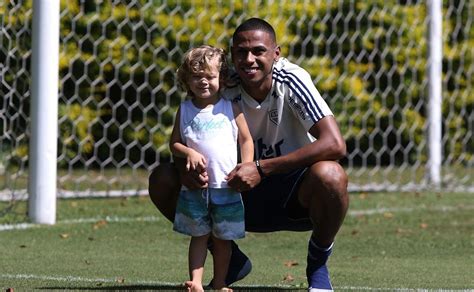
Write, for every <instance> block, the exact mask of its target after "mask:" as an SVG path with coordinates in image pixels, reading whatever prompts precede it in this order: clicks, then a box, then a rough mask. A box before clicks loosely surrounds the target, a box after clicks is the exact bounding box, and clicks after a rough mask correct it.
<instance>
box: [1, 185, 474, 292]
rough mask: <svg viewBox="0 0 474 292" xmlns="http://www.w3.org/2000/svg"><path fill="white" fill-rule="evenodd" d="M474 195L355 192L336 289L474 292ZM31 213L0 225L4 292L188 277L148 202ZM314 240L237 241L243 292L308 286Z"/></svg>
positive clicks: (20, 210) (162, 286) (158, 284)
mask: <svg viewBox="0 0 474 292" xmlns="http://www.w3.org/2000/svg"><path fill="white" fill-rule="evenodd" d="M473 195H474V194H472V193H449V194H448V193H446V194H445V193H431V192H424V193H357V194H351V207H350V213H349V214H348V216H347V219H346V221H345V223H344V225H343V227H342V229H341V232H340V233H339V235H338V238H337V240H336V244H335V249H334V253H333V255H332V256H331V258H330V261H329V268H330V271H331V274H332V280H333V285H334V287H335V289H336V290H337V291H346V290H347V291H365V290H385V291H393V290H400V289H408V290H410V289H426V290H441V289H450V290H461V289H474V264H473V263H474V216H473V214H474V202H473V199H474V197H473ZM5 204H6V203H0V210H4V209H5V207H6V205H5ZM25 209H26V203H25V202H19V203H16V204H15V205H14V207H13V208H12V209H11V211H10V212H9V213H8V214H7V215H3V216H2V217H1V218H0V288H1V289H2V290H3V289H6V288H8V287H13V288H15V290H16V291H24V290H33V289H42V290H55V289H61V290H173V289H178V288H180V284H181V283H182V282H184V280H186V279H187V246H188V238H187V237H186V236H182V235H180V234H177V233H175V232H173V231H172V226H171V224H170V223H169V222H168V221H166V220H165V219H164V218H163V217H162V216H161V215H160V214H159V213H158V212H157V211H155V209H154V208H153V206H152V205H151V203H150V201H149V199H148V198H147V197H132V198H115V199H80V200H79V199H78V200H76V199H69V200H60V201H58V215H57V224H56V225H54V226H38V225H31V224H28V223H25V222H27V218H26V217H25V215H24V214H25ZM309 235H310V234H309V233H308V232H301V233H291V232H277V233H268V234H258V233H248V234H247V236H246V238H245V239H242V240H239V241H238V242H237V243H238V244H239V245H240V247H241V248H242V250H244V251H245V252H246V253H247V254H248V255H249V256H250V257H251V258H252V262H253V271H252V273H251V274H250V275H249V276H248V277H247V278H245V279H244V280H242V281H240V282H238V283H236V284H235V285H234V289H235V290H237V291H238V290H276V289H282V290H293V289H294V290H297V289H303V288H305V287H306V279H305V276H304V274H305V273H304V269H305V257H306V245H307V240H308V237H309ZM210 263H211V258H210V257H209V258H208V260H207V263H206V271H205V278H206V281H208V280H209V279H210V278H211V274H212V266H211V265H210Z"/></svg>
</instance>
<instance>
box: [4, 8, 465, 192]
mask: <svg viewBox="0 0 474 292" xmlns="http://www.w3.org/2000/svg"><path fill="white" fill-rule="evenodd" d="M428 1H429V0H428ZM428 1H415V0H411V1H410V0H398V1H394V0H388V1H387V0H370V1H354V0H347V1H346V0H339V1H336V0H334V1H332V0H327V1H326V0H325V1H290V0H288V1H284V0H283V1H281V0H279V1H272V0H267V1H264V0H252V1H223V0H220V1H204V0H203V1H198V0H194V1H193V0H189V1H184V0H182V1H180V0H169V1H166V0H148V1H147V0H130V1H120V0H100V1H99V0H96V1H93V0H75V1H65V0H64V1H60V5H61V6H60V7H61V8H60V9H61V11H60V22H61V24H60V40H59V46H60V47H59V51H60V55H59V68H58V70H59V116H58V129H59V137H58V157H57V167H58V179H57V182H58V195H59V196H66V197H67V196H94V195H100V196H115V195H117V196H118V195H120V196H122V195H135V194H146V193H147V191H146V190H147V179H148V174H149V172H150V171H151V170H152V169H153V168H154V167H156V166H157V165H158V164H159V163H160V162H163V161H168V160H170V154H169V150H168V146H167V145H168V144H167V143H168V136H169V134H170V129H171V126H172V122H173V117H174V114H175V111H176V108H177V105H178V104H179V102H180V101H181V100H182V99H183V98H184V96H183V95H182V93H181V92H180V91H179V90H178V88H177V84H176V81H175V76H174V75H175V70H176V66H177V63H178V62H179V61H180V60H181V58H182V55H183V53H184V52H185V51H186V50H187V49H188V48H189V47H191V46H197V45H200V44H203V43H207V44H211V45H216V46H220V47H223V48H226V49H227V48H228V46H229V40H230V37H231V35H232V32H233V30H234V29H235V28H236V27H237V25H238V24H239V23H240V22H241V21H243V20H244V19H246V18H248V17H253V16H258V17H262V18H264V19H266V20H267V21H269V22H270V23H271V24H272V25H274V27H275V28H276V31H277V38H278V41H279V43H280V45H281V47H282V52H283V55H284V56H287V57H288V58H289V59H290V60H292V61H294V62H296V63H298V64H300V65H302V66H303V67H304V68H306V69H307V70H308V71H309V72H310V74H311V75H312V77H313V78H314V82H315V84H316V86H317V88H318V89H319V91H320V92H321V94H322V95H323V97H324V98H325V99H326V101H327V102H328V103H329V105H330V107H331V108H332V110H333V112H334V113H335V115H336V118H337V120H338V123H339V125H340V127H341V131H342V133H343V135H344V137H345V139H346V141H347V145H348V154H347V157H346V158H345V159H344V160H342V161H341V163H342V164H343V165H344V167H345V169H346V170H347V172H348V174H349V176H350V189H351V190H353V191H372V190H380V191H412V190H422V189H426V188H429V187H430V181H429V179H428V178H427V173H429V171H428V169H427V168H428V167H429V163H428V162H429V151H430V144H429V143H428V129H429V127H430V124H429V122H428V116H429V112H428V109H429V107H428V104H429V102H430V96H429V90H428V86H429V84H430V80H429V79H428V68H429V65H430V61H431V60H430V56H429V54H428V52H429V47H430V42H429V38H428V32H429V23H430V15H429V14H428V8H427V7H428V3H429V2H428ZM32 6H33V5H32V1H31V0H30V1H27V0H16V1H13V0H12V1H6V0H0V79H1V81H0V96H1V97H2V103H1V105H0V194H1V195H0V197H1V198H3V199H6V200H15V199H18V198H22V197H25V196H27V182H28V165H29V159H28V147H29V137H30V129H31V125H30V123H29V122H30V98H31V95H30V94H31V90H30V81H31V71H30V66H31V53H32V52H31V39H32V20H31V19H32V15H33V13H32ZM473 13H474V1H462V0H461V1H454V0H450V1H448V0H446V1H442V23H441V24H442V29H443V34H442V50H443V52H442V53H443V55H442V65H443V67H442V79H441V80H442V81H441V82H442V84H441V86H442V98H443V100H442V116H441V117H440V119H439V121H437V122H438V123H440V125H441V127H442V137H441V141H440V142H441V145H442V165H441V185H440V187H441V188H442V189H443V190H446V191H470V192H472V191H473V190H474V165H473V161H474V158H473V154H474V138H473V128H474V113H473V108H474V92H473V88H472V87H473V81H472V77H473V72H474V61H473V56H474V53H473V48H474V30H473V28H472V23H473V20H474V15H473Z"/></svg>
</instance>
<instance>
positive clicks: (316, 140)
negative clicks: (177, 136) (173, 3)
mask: <svg viewBox="0 0 474 292" xmlns="http://www.w3.org/2000/svg"><path fill="white" fill-rule="evenodd" d="M232 42H233V44H232V48H231V53H232V61H233V63H234V67H235V71H236V73H237V75H238V78H239V80H238V82H239V83H238V84H237V85H236V86H234V87H230V88H228V90H227V91H226V92H225V94H224V95H225V96H226V97H229V96H230V97H231V98H232V99H233V100H234V101H235V102H237V103H238V104H239V106H240V107H241V109H242V112H243V113H244V115H245V118H246V119H247V123H248V125H249V128H250V132H251V134H252V138H253V140H254V145H255V159H256V160H255V162H248V163H241V164H238V165H237V166H236V167H235V168H234V170H233V171H232V172H231V173H229V174H228V177H227V179H228V185H229V186H230V187H232V188H234V189H236V190H237V191H240V192H242V198H243V201H244V206H245V224H246V230H247V231H253V232H272V231H279V230H290V231H304V230H313V232H312V235H311V238H310V240H309V244H308V256H307V268H306V274H307V279H308V284H309V290H310V291H331V290H332V285H331V282H330V278H329V272H328V269H327V266H326V262H327V259H328V257H329V255H330V254H331V252H332V247H333V242H334V239H335V237H336V234H337V232H338V230H339V228H340V226H341V224H342V222H343V220H344V217H345V214H346V212H347V209H348V206H349V198H348V194H347V183H348V182H347V175H346V173H345V172H344V170H343V168H342V167H341V166H340V165H339V164H338V163H337V162H336V160H338V159H340V158H342V157H343V156H344V155H345V153H346V146H345V142H344V140H343V138H342V136H341V134H340V131H339V128H338V126H337V123H336V120H335V118H334V116H333V114H332V112H331V110H330V109H329V107H328V106H327V104H326V102H325V101H324V100H323V99H322V97H321V96H320V94H319V93H318V91H317V90H316V88H315V86H314V84H313V82H312V79H311V77H310V76H309V74H308V73H307V72H306V71H305V70H303V69H302V68H300V67H298V66H297V65H295V64H292V63H290V62H289V61H288V60H286V59H285V58H281V57H280V47H279V46H278V45H277V43H276V36H275V31H274V29H273V28H272V26H271V25H270V24H268V23H267V22H266V21H264V20H262V19H258V18H251V19H248V20H246V21H245V22H244V23H242V24H241V25H240V26H239V27H238V28H237V29H236V31H235V32H234V35H233V37H232ZM180 164H181V162H179V161H176V165H177V166H178V167H177V168H176V167H174V166H172V165H169V164H168V165H160V166H159V167H158V169H157V170H155V171H154V172H153V173H152V174H151V175H150V185H149V191H150V197H151V199H152V201H153V202H154V204H155V205H156V206H157V208H158V209H159V210H160V211H161V212H162V213H163V214H164V215H165V216H166V217H167V218H169V219H170V220H173V218H174V211H175V206H176V198H177V197H178V193H179V189H180V188H181V184H183V185H185V186H187V187H188V188H203V187H207V185H206V181H207V175H206V173H205V172H203V173H200V174H199V173H189V172H188V173H186V172H184V171H183V167H179V165H180ZM250 269H251V264H250V261H249V260H248V259H247V257H246V256H245V255H244V254H243V253H242V252H241V251H240V250H239V249H238V248H237V246H236V245H234V247H233V251H232V259H231V264H230V266H229V273H228V275H227V278H226V281H227V284H231V283H233V282H235V281H237V280H239V279H241V278H243V277H245V276H246V275H247V274H248V273H249V272H250Z"/></svg>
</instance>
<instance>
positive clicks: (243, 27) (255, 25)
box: [232, 17, 276, 43]
mask: <svg viewBox="0 0 474 292" xmlns="http://www.w3.org/2000/svg"><path fill="white" fill-rule="evenodd" d="M249 30H260V31H264V32H266V33H268V34H269V35H270V38H271V39H272V41H273V42H274V43H276V33H275V30H274V29H273V27H272V26H271V24H269V23H268V22H266V21H265V20H263V19H261V18H256V17H253V18H249V19H247V20H246V21H244V22H242V24H240V25H239V26H238V27H237V28H236V29H235V31H234V34H233V35H232V42H234V41H235V38H236V36H237V34H239V33H241V32H243V31H249Z"/></svg>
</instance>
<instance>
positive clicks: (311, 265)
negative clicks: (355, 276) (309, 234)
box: [306, 238, 334, 292]
mask: <svg viewBox="0 0 474 292" xmlns="http://www.w3.org/2000/svg"><path fill="white" fill-rule="evenodd" d="M333 244H334V243H333ZM333 244H331V245H330V246H329V247H328V248H320V247H319V246H317V245H316V243H315V242H314V241H313V238H311V239H310V240H309V244H308V257H307V266H306V277H307V278H308V285H309V288H308V291H310V292H317V291H321V292H322V291H326V292H327V291H333V288H332V285H331V280H330V278H329V271H328V268H327V266H326V262H327V261H328V258H329V256H330V255H331V252H332V246H333Z"/></svg>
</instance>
